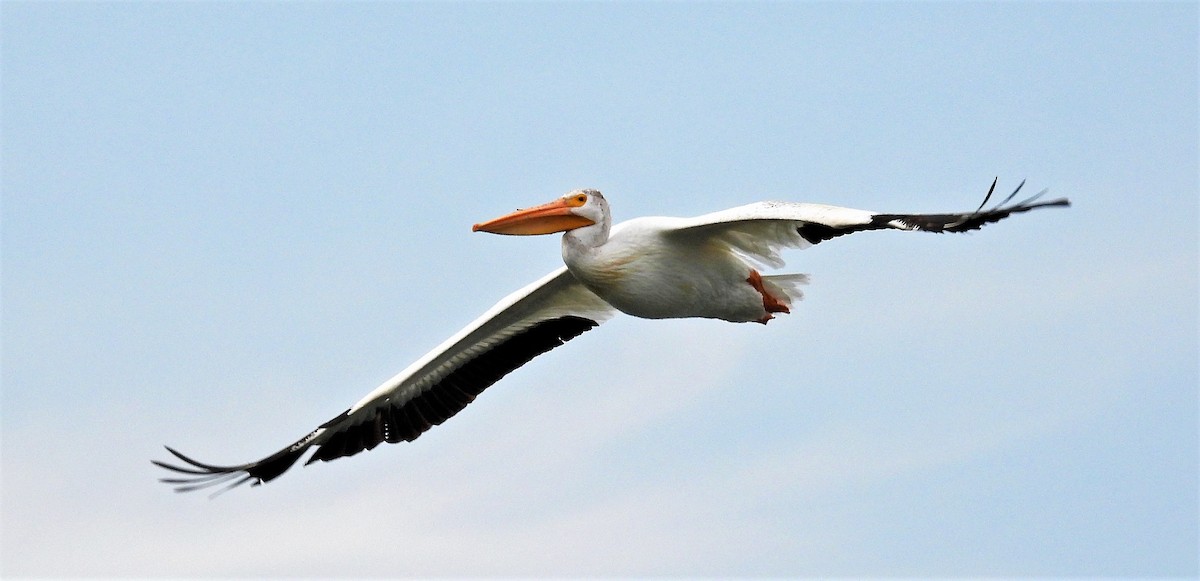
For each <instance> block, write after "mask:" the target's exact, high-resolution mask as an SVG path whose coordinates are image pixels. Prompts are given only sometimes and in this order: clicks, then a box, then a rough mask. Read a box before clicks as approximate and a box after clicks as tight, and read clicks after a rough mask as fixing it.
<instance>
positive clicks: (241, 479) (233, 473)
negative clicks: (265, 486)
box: [150, 446, 256, 497]
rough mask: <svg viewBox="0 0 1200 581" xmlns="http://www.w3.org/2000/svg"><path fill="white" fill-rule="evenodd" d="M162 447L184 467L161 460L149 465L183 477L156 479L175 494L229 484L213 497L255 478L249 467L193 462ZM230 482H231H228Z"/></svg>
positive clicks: (176, 452) (153, 461) (168, 448)
mask: <svg viewBox="0 0 1200 581" xmlns="http://www.w3.org/2000/svg"><path fill="white" fill-rule="evenodd" d="M163 447H164V448H166V450H167V452H169V453H170V454H171V455H172V456H174V457H175V458H176V459H178V460H179V461H180V462H182V463H183V464H184V465H182V466H181V465H177V464H172V463H169V462H163V461H161V460H150V463H151V464H154V465H155V466H158V467H159V468H163V469H166V470H170V471H172V472H175V473H178V474H183V475H185V476H182V477H178V476H177V477H171V478H159V479H158V481H159V482H162V483H164V484H169V485H171V486H173V487H174V490H175V492H177V493H180V492H194V491H196V490H201V489H205V488H209V487H212V486H217V485H220V484H225V483H229V484H228V486H225V487H223V488H220V489H219V490H217V491H216V492H214V493H213V494H212V495H211V497H215V496H217V495H219V494H222V493H224V492H226V491H228V490H231V489H233V488H236V487H238V486H240V485H242V484H245V483H246V482H249V481H251V480H254V479H255V478H256V477H255V476H254V475H253V474H251V472H250V470H251V466H216V465H213V464H206V463H204V462H200V461H198V460H195V459H193V458H191V457H189V456H187V455H186V454H184V453H182V452H180V451H179V450H176V449H174V448H172V447H170V446H163ZM231 480H232V481H233V482H230V481H231Z"/></svg>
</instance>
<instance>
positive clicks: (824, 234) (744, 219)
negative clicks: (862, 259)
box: [669, 180, 1070, 268]
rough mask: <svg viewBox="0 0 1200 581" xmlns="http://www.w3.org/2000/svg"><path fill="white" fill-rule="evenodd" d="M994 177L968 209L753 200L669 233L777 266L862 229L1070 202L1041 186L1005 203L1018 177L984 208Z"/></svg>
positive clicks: (679, 224)
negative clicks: (875, 208)
mask: <svg viewBox="0 0 1200 581" xmlns="http://www.w3.org/2000/svg"><path fill="white" fill-rule="evenodd" d="M996 181H997V180H993V181H992V186H991V188H989V189H988V192H987V195H986V196H984V198H983V202H982V203H981V204H979V207H978V208H976V209H975V211H973V212H961V213H950V214H884V213H880V212H870V211H867V210H856V209H853V208H842V207H839V206H828V205H825V204H808V203H797V202H757V203H754V204H747V205H745V206H738V207H736V208H730V209H728V210H722V211H720V212H713V213H711V214H704V215H703V216H697V217H695V218H686V219H677V220H674V221H673V223H672V228H671V230H670V232H669V234H670V235H672V236H695V237H702V238H707V239H716V240H719V241H723V242H725V243H727V244H729V245H730V246H731V247H733V248H735V249H737V250H738V251H739V252H741V253H743V254H745V255H747V256H749V257H751V258H754V259H756V260H758V261H761V262H763V263H764V264H766V265H767V266H770V267H773V268H779V267H781V266H783V259H782V258H781V257H780V256H779V251H780V250H781V249H784V248H807V247H808V246H811V245H813V244H818V243H820V242H823V241H825V240H829V239H830V238H835V237H837V236H843V235H845V234H851V233H854V232H860V231H863V230H882V229H894V230H919V231H924V232H966V231H969V230H978V229H979V228H982V227H983V226H984V225H986V224H989V223H992V222H998V221H1000V220H1003V219H1005V218H1007V217H1009V216H1011V215H1012V214H1017V213H1020V212H1028V211H1030V210H1032V209H1034V208H1041V207H1045V206H1069V205H1070V202H1069V201H1067V200H1066V199H1065V198H1059V199H1055V200H1049V201H1042V202H1039V201H1038V199H1039V198H1041V197H1042V195H1044V194H1045V193H1046V190H1042V191H1041V192H1038V193H1037V194H1035V195H1033V196H1031V197H1029V198H1026V199H1025V200H1022V201H1020V202H1017V203H1015V204H1011V205H1006V204H1008V203H1009V202H1010V201H1012V199H1013V198H1014V197H1016V195H1017V193H1018V192H1020V191H1021V188H1022V187H1023V186H1024V185H1025V182H1024V181H1023V180H1022V181H1021V183H1020V184H1018V185H1017V187H1016V189H1014V190H1013V192H1012V193H1011V194H1009V195H1008V197H1006V198H1005V199H1004V200H1003V201H1001V202H1000V203H999V204H996V205H995V206H993V207H991V208H988V209H984V206H986V205H987V203H988V201H989V200H991V197H992V193H993V192H994V191H995V190H996Z"/></svg>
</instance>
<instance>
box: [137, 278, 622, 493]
mask: <svg viewBox="0 0 1200 581" xmlns="http://www.w3.org/2000/svg"><path fill="white" fill-rule="evenodd" d="M612 314H613V309H612V307H610V306H609V305H608V303H605V302H604V301H603V300H602V299H600V298H599V297H597V296H596V295H595V294H593V293H592V292H591V291H588V290H587V289H585V288H584V287H583V285H581V284H579V283H578V282H577V281H576V280H575V278H574V276H572V275H571V274H570V273H569V272H567V270H566V268H565V267H564V268H560V269H558V270H556V271H554V272H552V273H550V274H548V275H547V276H545V277H543V278H542V279H541V280H538V281H536V282H534V283H533V284H530V285H529V286H527V287H525V288H523V289H521V290H519V291H517V292H514V293H513V294H511V295H509V296H508V297H506V298H505V299H503V300H501V301H500V302H499V303H497V304H496V305H495V306H494V307H492V308H491V309H490V310H488V312H486V313H484V315H482V316H481V317H479V318H478V319H476V320H475V321H474V322H472V323H471V324H470V325H468V326H467V327H466V328H465V329H463V330H462V331H460V332H459V333H457V334H456V335H454V336H453V337H451V338H450V339H448V340H447V341H446V342H444V343H443V344H442V345H441V346H439V347H438V348H436V349H434V350H433V351H431V352H429V353H428V354H427V355H426V356H425V357H423V358H421V359H420V360H418V361H417V362H416V363H414V364H413V365H411V366H409V368H408V369H405V370H404V371H402V372H400V373H399V374H398V375H396V376H395V377H393V378H392V379H390V380H388V381H387V382H385V383H384V384H383V385H381V386H379V388H377V389H376V390H375V391H373V392H371V393H370V394H368V395H367V396H366V397H364V398H363V399H362V400H361V401H359V402H358V403H356V404H355V405H353V406H351V407H350V408H349V409H347V410H346V411H345V412H342V413H341V414H339V415H338V416H337V417H335V418H333V419H331V420H329V421H327V422H325V423H323V424H321V425H320V426H319V427H317V429H315V430H313V431H312V432H310V433H309V434H308V435H306V436H304V437H303V438H300V439H299V440H297V441H295V442H294V443H292V444H291V445H289V446H287V447H285V448H283V449H282V450H279V451H278V452H276V453H274V454H272V455H270V456H267V457H266V458H263V459H261V460H257V461H255V462H250V463H246V464H239V465H233V466H218V465H213V464H206V463H203V462H199V461H197V460H194V459H192V458H190V457H188V456H186V455H184V454H182V453H180V452H178V451H176V450H175V449H173V448H171V447H169V446H168V447H167V451H169V452H170V453H171V454H172V455H174V456H175V458H177V459H178V460H179V461H181V462H182V463H183V464H182V465H178V464H171V463H167V462H160V461H158V460H153V461H152V462H153V463H154V464H156V465H158V466H160V467H162V468H166V469H168V470H171V471H174V472H176V473H179V474H181V475H182V476H177V477H173V478H163V479H161V480H162V481H163V482H166V483H168V484H173V485H175V490H176V491H178V492H188V491H192V490H198V489H202V488H208V487H210V486H214V485H218V484H227V486H226V487H225V488H224V489H222V490H225V489H228V488H233V487H236V486H238V485H241V484H245V483H247V482H249V483H251V484H252V485H255V486H257V485H259V484H262V483H263V482H269V481H271V480H273V479H275V478H277V477H278V476H279V475H281V474H283V473H284V472H286V471H287V470H288V469H289V468H291V467H292V465H294V464H295V463H296V462H297V461H298V460H299V459H300V458H301V457H302V456H303V455H304V454H305V452H307V451H308V450H309V449H310V448H315V451H314V452H313V454H312V456H310V457H309V459H308V461H307V462H306V464H311V463H313V462H316V461H318V460H321V461H326V462H328V461H330V460H335V459H337V458H341V457H345V456H353V455H354V454H357V453H359V452H361V451H363V450H371V449H373V448H375V447H376V446H378V445H379V444H380V443H382V442H388V443H396V442H402V441H412V440H415V439H416V438H417V437H418V436H420V435H421V434H422V433H424V432H425V431H426V430H428V429H430V428H431V427H433V426H436V425H438V424H441V423H442V422H444V421H446V420H447V419H449V418H450V417H452V416H453V415H454V414H456V413H458V412H459V411H461V410H462V409H463V408H465V407H466V406H467V404H469V403H471V402H472V401H474V399H475V397H476V396H478V395H479V394H480V393H482V392H483V390H485V389H487V388H488V387H490V386H491V385H492V384H494V383H496V382H497V381H499V380H500V378H501V377H504V376H505V375H506V374H508V373H509V372H511V371H513V370H515V369H517V368H518V367H520V366H522V365H524V364H526V363H528V362H529V361H530V360H532V359H533V358H534V357H537V356H538V355H541V354H542V353H545V352H547V351H550V350H551V349H554V348H555V347H558V346H560V345H563V344H564V343H566V342H567V341H570V340H571V339H574V338H575V337H578V336H579V335H580V334H582V333H583V332H585V331H588V330H590V329H592V328H593V327H596V326H597V325H599V324H600V323H602V322H604V321H605V320H607V319H608V318H609V317H611V316H612Z"/></svg>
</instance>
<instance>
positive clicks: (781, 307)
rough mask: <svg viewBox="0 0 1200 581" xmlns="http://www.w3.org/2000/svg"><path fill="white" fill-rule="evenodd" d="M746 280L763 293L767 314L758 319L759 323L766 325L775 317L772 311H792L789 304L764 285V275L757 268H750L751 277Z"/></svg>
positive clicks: (759, 292) (764, 307)
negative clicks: (784, 302)
mask: <svg viewBox="0 0 1200 581" xmlns="http://www.w3.org/2000/svg"><path fill="white" fill-rule="evenodd" d="M746 282H748V283H750V286H752V287H754V290H756V291H758V294H760V295H762V302H763V309H764V310H766V311H767V314H766V315H765V316H763V318H761V319H759V320H758V322H759V323H762V324H764V325H766V324H767V321H770V320H771V319H773V318H775V317H774V316H773V315H771V313H791V312H792V311H791V309H789V308H788V306H787V305H785V304H783V302H782V301H780V300H779V299H778V298H777V297H775V296H774V295H772V294H771V293H770V292H768V291H767V289H766V287H765V286H763V279H762V275H761V274H759V273H758V271H757V270H754V269H753V268H751V269H750V278H747V279H746Z"/></svg>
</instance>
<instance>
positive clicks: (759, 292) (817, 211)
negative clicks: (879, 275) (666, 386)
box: [153, 181, 1070, 492]
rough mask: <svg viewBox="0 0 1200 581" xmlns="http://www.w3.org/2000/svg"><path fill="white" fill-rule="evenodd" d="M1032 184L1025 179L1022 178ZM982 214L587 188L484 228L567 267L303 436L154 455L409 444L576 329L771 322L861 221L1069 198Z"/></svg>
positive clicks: (231, 478)
mask: <svg viewBox="0 0 1200 581" xmlns="http://www.w3.org/2000/svg"><path fill="white" fill-rule="evenodd" d="M1021 184H1022V185H1024V182H1021ZM995 187H996V182H995V181H993V182H992V187H991V189H989V190H988V193H987V196H986V197H984V200H983V203H982V204H980V205H979V208H978V209H976V210H975V211H974V212H966V213H957V214H881V213H878V212H867V211H864V210H853V209H850V208H839V207H836V206H825V205H821V204H800V203H792V202H759V203H756V204H749V205H746V206H740V207H737V208H731V209H729V210H725V211H722V212H714V213H712V214H705V215H703V216H698V217H695V218H659V217H655V218H638V219H635V220H630V221H627V222H623V223H621V224H618V225H617V226H615V227H612V228H611V230H610V224H611V217H610V214H609V208H608V202H606V201H605V199H604V196H602V195H600V192H598V191H596V190H576V191H573V192H571V193H569V194H567V195H565V196H563V197H562V198H559V199H557V200H555V201H553V202H550V203H548V204H544V205H541V206H537V207H535V208H529V209H526V210H518V211H516V212H513V213H511V214H508V215H506V216H501V217H499V218H496V219H494V220H490V221H488V222H484V223H482V224H476V225H475V226H474V228H473V230H475V231H482V232H492V233H496V234H520V235H525V234H550V233H553V232H564V233H565V234H564V235H563V238H562V256H563V262H565V263H566V266H565V267H561V268H559V269H558V270H555V271H554V272H551V273H550V274H547V275H546V276H544V277H542V278H541V279H540V280H537V281H535V282H534V283H532V284H530V285H529V286H526V287H525V288H523V289H520V290H518V291H517V292H514V293H512V294H510V295H508V296H507V297H505V298H504V299H502V300H501V301H500V302H499V303H497V304H496V305H495V306H494V307H492V308H491V309H490V310H488V311H487V312H486V313H484V314H483V316H481V317H479V318H478V319H475V321H473V322H472V323H471V324H470V325H467V327H466V328H465V329H463V330H461V331H459V332H458V333H457V334H456V335H454V336H453V337H450V338H449V339H447V340H446V341H445V342H444V343H442V344H441V345H439V346H438V347H437V348H436V349H434V350H433V351H430V352H429V353H428V354H426V355H425V356H424V357H422V358H421V359H420V360H418V361H417V362H415V363H413V364H412V365H410V366H409V367H408V368H407V369H405V370H404V371H401V372H400V373H399V374H398V375H396V376H395V377H393V378H391V379H389V380H387V381H386V382H384V383H383V385H380V386H379V387H378V388H376V389H375V391H372V392H371V393H369V394H367V395H366V397H364V398H362V399H361V400H359V401H358V403H356V404H354V405H352V406H350V408H349V409H347V410H346V411H344V412H342V413H341V414H338V416H337V417H335V418H333V419H331V420H329V421H327V422H325V423H323V424H321V425H320V426H318V427H317V429H315V430H313V431H312V432H310V433H309V434H308V435H306V436H304V437H303V438H300V439H299V440H297V441H296V442H295V443H293V444H291V445H289V446H287V447H286V448H283V449H282V450H279V451H278V452H276V453H274V454H272V455H270V456H267V457H266V458H263V459H261V460H257V461H255V462H250V463H247V464H239V465H234V466H215V465H212V464H205V463H202V462H197V461H195V460H193V459H191V458H189V457H187V456H185V455H183V454H181V453H179V452H177V451H175V450H173V449H172V448H170V447H167V450H168V451H170V453H171V454H173V455H174V456H175V457H176V458H178V459H179V460H181V461H182V462H184V463H185V465H182V466H180V465H174V464H169V463H166V462H159V461H157V460H155V461H153V462H154V464H156V465H158V466H161V467H163V468H166V469H168V470H172V471H174V472H177V473H182V474H183V475H184V476H183V477H174V478H163V479H162V481H163V482H166V483H169V484H173V485H175V486H176V488H175V489H176V490H177V491H180V492H184V491H189V490H196V489H198V488H205V487H208V486H212V485H215V484H220V483H225V482H229V486H228V488H232V487H234V486H237V485H239V484H243V483H246V482H253V484H254V485H258V484H262V483H263V482H268V481H270V480H273V479H275V478H276V477H278V476H279V475H280V474H283V473H284V472H285V471H286V470H287V469H288V468H290V467H291V466H292V465H293V464H295V463H296V461H297V460H299V459H300V457H301V456H302V455H303V454H304V453H305V452H306V451H308V450H309V449H310V448H312V449H313V450H314V451H313V454H312V456H310V457H309V459H308V461H307V462H306V464H311V463H313V462H316V461H317V460H322V461H329V460H334V459H336V458H341V457H343V456H352V455H354V454H357V453H359V452H361V451H363V450H370V449H372V448H374V447H375V446H377V445H379V443H380V442H390V443H395V442H399V441H401V440H405V441H411V440H414V439H416V438H417V437H418V436H420V435H421V434H422V433H423V432H425V431H426V430H428V429H429V428H430V427H432V426H435V425H438V424H441V423H442V422H444V421H446V419H448V418H450V416H453V415H454V414H456V413H458V412H459V411H460V410H462V409H463V408H464V407H466V405H467V404H469V403H471V401H472V400H474V399H475V397H476V396H478V395H479V394H480V392H482V391H483V390H484V389H486V388H487V387H488V386H490V385H492V384H493V383H496V381H498V380H499V379H500V378H501V377H503V376H504V375H505V374H507V373H508V372H510V371H512V370H514V369H516V368H518V367H520V366H522V365H524V364H525V363H526V362H528V361H529V360H531V359H533V358H534V357H537V356H538V355H540V354H542V353H545V352H546V351H549V350H551V349H553V348H555V347H558V346H559V345H562V344H563V343H565V342H567V341H569V340H571V339H573V338H575V337H576V336H578V335H579V334H580V333H583V332H584V331H587V330H589V329H591V328H593V327H595V326H597V325H599V324H600V323H602V322H604V321H605V320H606V319H608V318H609V317H611V316H612V315H613V314H614V313H615V312H616V311H621V312H624V313H628V314H630V315H633V316H635V317H644V318H648V319H663V318H676V317H707V318H713V319H724V320H726V321H733V322H739V323H741V322H751V321H753V322H758V323H766V322H767V321H768V320H770V319H771V318H772V316H773V315H774V314H776V313H787V312H789V309H790V308H791V306H792V305H793V303H794V302H795V301H797V300H799V299H800V297H801V293H800V290H799V288H798V286H799V285H801V284H804V283H805V282H806V281H807V277H806V276H805V275H802V274H782V275H763V274H760V273H759V271H758V269H759V268H762V267H772V268H778V267H781V266H783V260H782V259H781V258H780V257H779V250H781V249H783V248H804V247H807V246H811V245H813V244H817V243H819V242H822V241H824V240H828V239H830V238H834V237H836V236H842V235H844V234H850V233H852V232H859V231H862V230H880V229H885V228H890V229H895V230H922V231H926V232H965V231H968V230H975V229H978V228H980V227H982V226H983V225H984V224H988V223H990V222H996V221H999V220H1002V219H1004V218H1007V217H1008V216H1010V215H1012V214H1015V213H1018V212H1027V211H1029V210H1032V209H1034V208H1042V207H1047V206H1068V205H1070V202H1069V201H1068V200H1066V199H1057V200H1051V201H1043V202H1039V201H1037V199H1038V198H1039V197H1040V196H1041V195H1042V193H1045V191H1044V190H1043V192H1042V193H1039V194H1037V195H1035V196H1033V197H1031V198H1029V199H1027V200H1024V201H1022V202H1019V203H1016V204H1012V205H1008V206H1006V205H1005V204H1008V202H1009V201H1011V200H1012V199H1013V197H1014V196H1015V195H1016V194H1017V192H1018V191H1020V190H1021V186H1020V185H1018V186H1017V188H1016V190H1014V191H1013V193H1012V194H1010V195H1009V196H1008V198H1006V199H1005V200H1004V201H1003V202H1000V203H999V204H997V205H996V206H994V207H992V208H990V209H984V206H985V205H986V204H987V202H988V200H989V199H990V198H991V195H992V192H993V191H994V190H995Z"/></svg>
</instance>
